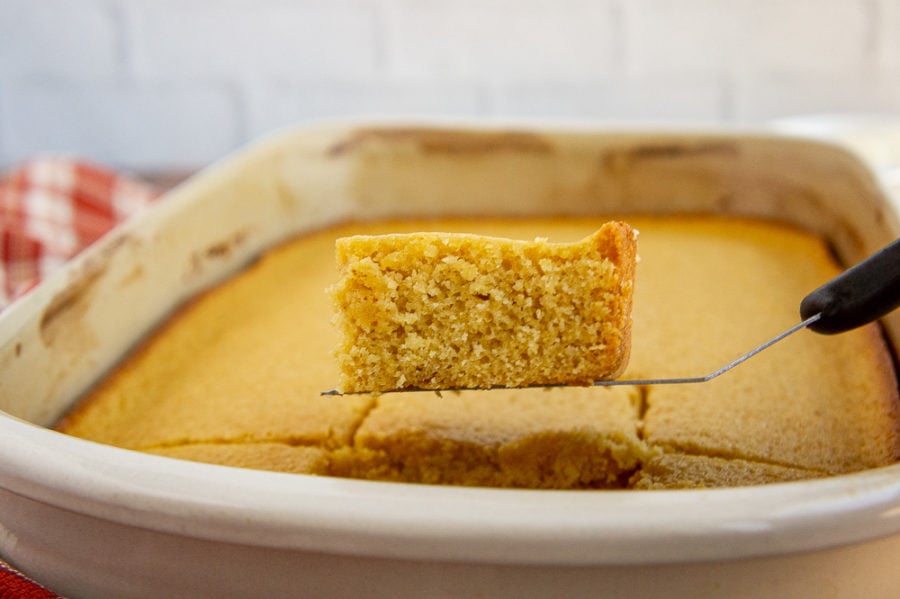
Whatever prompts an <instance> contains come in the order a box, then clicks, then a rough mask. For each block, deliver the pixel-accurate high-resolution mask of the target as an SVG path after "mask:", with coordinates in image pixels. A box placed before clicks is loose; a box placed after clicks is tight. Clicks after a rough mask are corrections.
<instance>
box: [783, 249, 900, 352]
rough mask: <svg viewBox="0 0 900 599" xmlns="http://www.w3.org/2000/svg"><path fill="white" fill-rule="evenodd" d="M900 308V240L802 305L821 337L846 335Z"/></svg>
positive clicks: (848, 271) (851, 270) (803, 316)
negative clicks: (814, 318)
mask: <svg viewBox="0 0 900 599" xmlns="http://www.w3.org/2000/svg"><path fill="white" fill-rule="evenodd" d="M897 306H900V239H898V240H897V241H895V242H893V243H891V244H890V245H888V246H887V247H885V248H884V249H882V250H880V251H878V252H877V253H875V254H872V255H871V256H869V257H868V258H866V259H865V260H863V261H862V262H860V263H859V264H857V265H856V266H853V267H852V268H849V269H847V270H846V271H844V272H843V273H841V274H840V275H838V276H836V277H835V278H833V279H831V280H830V281H828V282H827V283H825V284H824V285H822V286H821V287H819V288H818V289H816V290H815V291H813V292H812V293H810V294H809V295H807V296H806V297H805V298H804V299H803V301H802V302H801V303H800V316H801V317H802V318H803V320H806V319H807V318H809V317H810V316H813V315H815V314H818V313H821V314H822V316H821V318H819V320H817V321H816V322H814V323H813V324H811V325H809V328H810V329H811V330H813V331H815V332H817V333H826V334H832V333H843V332H844V331H849V330H850V329H855V328H856V327H859V326H862V325H864V324H866V323H869V322H872V321H873V320H877V319H878V318H881V317H882V316H884V315H885V314H887V313H888V312H890V311H891V310H893V309H894V308H896V307H897Z"/></svg>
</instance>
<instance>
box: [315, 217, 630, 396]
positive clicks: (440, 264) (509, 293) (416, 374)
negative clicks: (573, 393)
mask: <svg viewBox="0 0 900 599" xmlns="http://www.w3.org/2000/svg"><path fill="white" fill-rule="evenodd" d="M336 250H337V260H338V266H339V268H340V272H341V279H340V280H339V281H338V283H337V284H336V285H335V286H334V287H332V289H331V294H332V296H333V298H334V301H335V303H336V305H337V308H338V316H337V319H336V320H337V324H338V328H339V330H340V332H341V334H342V337H343V338H342V341H341V342H340V345H339V347H338V348H337V351H336V356H337V358H338V362H339V364H340V368H341V376H342V378H341V390H342V391H344V392H362V391H389V390H395V389H408V388H422V389H447V388H460V387H465V388H473V387H474V388H489V387H498V386H506V387H521V386H528V385H551V384H588V383H590V382H591V381H594V380H599V379H607V378H614V377H616V376H617V375H618V374H620V373H621V372H622V370H624V368H625V366H626V364H627V362H628V356H629V353H630V348H631V304H632V291H633V284H634V271H635V261H636V240H635V232H634V230H633V229H632V228H631V227H630V226H628V225H627V224H625V223H621V222H609V223H605V224H604V225H603V226H601V227H600V229H599V230H598V231H597V232H595V233H594V234H593V235H591V236H589V237H586V238H585V239H583V240H581V241H579V242H575V243H549V242H547V241H546V240H544V239H536V240H535V241H533V242H526V241H514V240H509V239H500V238H496V237H484V236H478V235H469V234H460V233H456V234H453V233H413V234H393V235H380V236H369V235H363V236H354V237H349V238H341V239H338V240H337V243H336Z"/></svg>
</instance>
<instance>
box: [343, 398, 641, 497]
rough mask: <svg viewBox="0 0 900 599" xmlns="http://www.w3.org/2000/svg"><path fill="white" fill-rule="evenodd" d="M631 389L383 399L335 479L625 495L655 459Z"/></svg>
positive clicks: (362, 427)
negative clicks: (614, 490)
mask: <svg viewBox="0 0 900 599" xmlns="http://www.w3.org/2000/svg"><path fill="white" fill-rule="evenodd" d="M640 409H641V393H640V391H639V390H638V389H636V388H634V387H615V388H605V389H599V388H596V387H567V388H553V389H505V390H500V391H467V392H465V393H453V394H450V393H448V394H445V395H443V396H442V397H435V396H434V395H432V394H399V393H398V394H390V393H389V394H384V395H381V396H379V398H378V403H377V405H376V406H375V408H374V409H373V410H372V411H371V412H370V413H369V415H368V417H367V418H366V419H365V420H364V421H363V423H362V424H361V426H360V428H359V430H358V431H357V433H356V436H355V446H354V447H353V448H352V450H351V449H349V448H348V450H346V451H338V452H335V454H334V456H333V461H332V474H336V475H338V476H350V477H356V478H369V479H376V480H379V479H380V480H393V481H404V482H425V483H432V484H454V485H467V486H491V487H520V488H535V489H591V488H593V489H603V488H621V487H622V486H624V485H625V483H626V482H627V481H628V478H629V477H630V476H631V474H632V473H633V472H634V470H635V469H636V468H637V467H638V466H639V464H640V463H641V461H642V460H645V459H647V458H648V457H650V456H652V455H655V452H654V450H652V449H651V448H649V447H647V445H646V444H644V442H643V441H642V440H641V439H640V431H639V420H638V419H639V416H640Z"/></svg>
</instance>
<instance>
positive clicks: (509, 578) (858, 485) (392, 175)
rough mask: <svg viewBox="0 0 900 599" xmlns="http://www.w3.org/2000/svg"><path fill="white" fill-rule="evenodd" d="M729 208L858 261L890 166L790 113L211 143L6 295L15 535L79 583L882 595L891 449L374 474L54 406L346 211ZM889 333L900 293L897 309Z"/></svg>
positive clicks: (7, 533)
mask: <svg viewBox="0 0 900 599" xmlns="http://www.w3.org/2000/svg"><path fill="white" fill-rule="evenodd" d="M547 212H553V213H559V214H591V213H603V212H617V213H621V212H655V213H668V212H716V213H733V214H743V215H752V216H762V217H767V218H776V219H780V220H784V221H788V222H791V223H796V224H799V225H801V226H804V227H807V228H810V229H813V230H815V231H818V232H820V233H822V234H823V235H825V236H827V238H828V239H829V240H830V241H831V242H832V243H833V245H834V248H835V251H836V252H837V253H838V255H839V256H840V257H841V258H842V259H843V260H845V261H847V262H848V263H850V262H853V261H856V260H858V259H860V258H862V257H864V256H865V255H867V254H869V253H870V252H872V251H874V250H876V249H878V248H880V247H881V246H883V245H885V244H886V243H887V242H889V241H891V240H893V239H894V238H895V237H897V235H898V232H900V221H898V217H897V214H896V211H895V209H894V208H893V207H892V205H891V204H890V202H889V201H887V199H886V198H885V196H884V194H883V193H882V190H881V188H880V187H879V184H878V181H877V178H876V177H874V176H873V175H872V173H870V171H869V170H868V169H867V168H866V166H865V165H864V164H863V163H862V162H861V161H860V160H858V159H857V158H856V157H854V156H853V155H851V154H850V153H848V152H845V151H844V150H842V149H840V148H838V147H835V146H832V145H827V144H823V143H820V142H812V141H805V140H802V139H792V138H789V137H786V136H780V135H767V134H744V133H733V132H714V133H698V132H690V133H684V132H665V133H659V132H647V131H645V132H640V131H630V132H628V131H616V132H613V131H597V130H590V129H584V128H578V129H575V128H571V129H569V130H566V131H561V130H557V129H546V128H522V127H520V128H506V127H493V128H490V127H483V126H479V127H472V126H469V127H422V126H417V127H410V126H389V125H382V126H360V125H347V124H333V125H323V126H320V127H311V128H304V129H299V130H293V131H288V132H285V133H283V134H279V135H276V136H274V137H271V138H269V139H267V140H264V141H262V142H261V143H259V144H256V145H254V146H252V147H251V148H249V149H247V150H246V151H242V152H240V153H239V154H237V155H236V156H234V157H231V158H229V159H227V160H224V161H223V162H221V163H219V164H216V165H213V166H212V167H210V168H209V169H207V170H206V171H205V172H203V173H201V174H199V175H198V176H196V177H195V178H193V179H191V180H190V181H188V182H187V183H186V184H184V185H182V186H181V187H179V188H177V189H176V190H174V191H173V192H171V193H170V194H169V196H168V197H166V198H165V199H164V200H163V201H161V202H160V203H159V204H158V205H156V206H155V207H154V208H152V209H151V210H149V211H148V212H147V213H145V214H143V215H142V216H141V217H140V218H138V219H136V220H134V221H132V222H129V223H127V224H125V225H124V226H122V227H120V228H119V229H117V230H116V231H115V232H113V233H112V234H110V235H109V236H107V237H106V238H104V239H103V240H102V241H101V242H100V243H98V244H96V245H95V246H94V247H92V248H91V249H90V250H89V251H87V252H85V253H84V254H83V255H82V256H80V257H79V258H78V259H77V260H74V261H73V262H72V263H71V264H69V265H68V266H66V267H65V268H64V269H63V270H62V271H60V272H58V273H56V274H55V275H53V276H52V277H50V278H49V279H48V280H47V281H46V282H44V283H43V284H42V285H40V286H39V287H38V288H37V289H35V290H34V291H33V292H32V293H31V294H30V295H28V296H27V297H25V298H24V299H22V300H20V301H18V302H16V303H15V304H13V305H12V306H11V307H10V308H9V309H7V310H6V311H5V312H3V313H2V314H0V409H2V410H3V412H2V413H0V555H2V556H3V557H5V558H6V559H7V560H9V561H10V562H12V563H13V564H14V565H16V566H18V567H19V568H21V569H22V570H24V571H25V572H26V573H29V574H30V575H32V576H33V577H35V578H36V579H38V580H40V581H42V582H44V583H45V584H47V585H49V586H50V587H51V588H54V589H57V590H58V591H60V592H62V593H64V594H67V595H70V596H72V597H163V596H164V597H179V596H184V597H197V596H203V595H208V596H215V597H229V596H239V597H247V596H259V597H276V596H290V597H464V596H479V597H488V596H489V597H495V596H496V597H499V596H503V597H532V596H543V597H580V596H585V597H587V596H590V597H604V596H609V597H660V596H665V597H701V596H702V597H719V596H721V597H817V598H818V597H823V596H828V597H893V596H896V595H895V593H896V589H898V588H900V568H898V567H897V557H898V556H900V464H898V465H894V466H891V467H887V468H881V469H877V470H871V471H867V472H861V473H857V474H853V475H847V476H839V477H834V478H829V479H823V480H813V481H806V482H796V483H788V484H777V485H770V486H761V487H748V488H734V489H720V490H697V491H671V492H663V491H655V492H638V491H621V492H571V491H523V490H501V489H480V488H451V487H436V486H424V485H410V484H397V483H377V482H366V481H356V480H343V479H333V478H328V477H314V476H301V475H288V474H278V473H271V472H261V471H252V470H241V469H234V468H225V467H219V466H211V465H205V464H198V463H191V462H185V461H178V460H172V459H167V458H161V457H156V456H151V455H144V454H140V453H136V452H131V451H127V450H122V449H117V448H113V447H107V446H103V445H99V444H95V443H91V442H88V441H83V440H79V439H75V438H71V437H68V436H65V435H62V434H59V433H56V432H54V431H52V430H50V429H48V428H46V427H47V426H48V425H51V424H52V423H53V422H54V421H56V419H57V418H59V417H60V415H62V414H63V413H64V412H65V411H66V410H67V409H68V408H69V407H70V406H71V405H72V403H73V402H74V401H76V400H77V398H78V397H79V395H80V394H82V393H83V392H84V390H85V389H86V388H87V387H89V386H90V385H91V384H92V383H93V382H95V381H97V380H98V378H100V377H101V376H102V375H103V374H104V373H105V372H106V371H107V370H108V369H109V368H110V367H111V366H112V365H113V364H114V363H115V362H116V361H117V360H118V359H120V357H121V356H122V355H123V354H124V353H125V352H127V350H128V349H129V348H130V347H132V346H133V344H135V343H136V342H137V341H138V340H139V339H140V338H141V337H142V336H143V335H145V334H146V333H147V331H149V330H150V329H152V327H154V325H156V324H157V323H159V322H160V321H161V319H163V318H165V317H166V315H167V314H169V313H170V312H171V311H172V310H173V309H174V308H176V307H177V306H178V305H179V303H181V302H182V301H184V300H185V299H186V298H189V297H190V296H192V295H193V294H195V293H196V292H197V291H198V290H200V289H202V288H205V287H207V286H209V285H211V284H213V283H215V282H216V281H219V280H221V279H222V278H223V277H226V276H228V275H229V274H232V273H234V272H235V271H236V270H238V269H239V268H240V267H241V266H242V265H244V264H246V263H247V262H248V261H250V260H252V259H253V258H254V257H255V256H257V255H258V254H259V253H260V252H261V251H263V250H264V249H265V248H266V247H268V246H270V245H272V244H273V243H275V242H278V241H279V240H282V239H284V238H286V237H288V236H291V235H295V234H297V233H300V232H303V231H306V230H310V229H317V228H320V227H323V226H325V225H327V224H329V223H331V222H334V221H337V220H340V219H344V218H349V217H352V218H356V219H364V218H377V217H382V216H387V215H390V216H402V215H420V216H421V215H438V214H442V215H443V214H488V213H490V214H535V213H547ZM884 326H885V329H886V331H887V332H888V335H889V337H890V339H891V340H892V343H896V342H897V340H898V339H900V314H893V315H891V316H889V317H888V318H886V319H885V321H884Z"/></svg>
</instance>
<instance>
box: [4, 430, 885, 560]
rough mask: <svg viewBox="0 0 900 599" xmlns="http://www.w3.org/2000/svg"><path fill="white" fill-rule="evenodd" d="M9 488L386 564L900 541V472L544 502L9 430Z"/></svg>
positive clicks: (542, 493) (528, 496) (227, 536)
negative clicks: (229, 463) (218, 462)
mask: <svg viewBox="0 0 900 599" xmlns="http://www.w3.org/2000/svg"><path fill="white" fill-rule="evenodd" d="M0 455H2V456H3V459H2V460H0V476H2V479H3V480H4V481H5V482H4V485H5V486H6V487H7V488H8V490H10V491H12V492H14V493H17V494H19V495H22V496H25V497H28V498H30V499H33V500H36V501H40V502H42V503H45V504H48V505H52V506H55V507H57V508H61V509H65V510H71V511H75V512H78V513H82V514H87V515H90V516H93V517H96V518H100V519H103V520H110V521H114V522H117V523H120V524H125V525H130V526H134V527H138V528H144V529H150V530H156V531H162V532H167V533H171V534H174V535H178V536H185V537H193V538H199V539H206V540H214V541H222V542H230V543H241V544H247V545H251V546H263V547H277V548H288V549H295V550H306V551H316V552H326V553H339V554H352V555H367V556H378V557H387V558H402V559H418V560H442V561H468V562H472V561H476V562H489V563H541V564H567V565H591V564H640V563H667V562H685V561H703V560H720V559H736V558H748V557H758V556H771V555H780V554H785V553H794V552H801V551H810V550H816V549H825V548H830V547H835V546H839V545H845V544H851V543H856V542H861V541H865V540H871V539H875V538H879V537H883V536H888V535H892V534H896V533H900V464H894V465H892V466H887V467H883V468H876V469H872V470H866V471H862V472H858V473H854V474H847V475H841V476H835V477H830V478H823V479H816V480H808V481H798V482H788V483H776V484H770V485H762V486H753V487H735V488H727V489H705V490H677V491H676V490H672V491H634V490H629V491H549V490H518V489H491V488H476V487H451V486H437V485H421V484H409V483H390V482H375V481H364V480H353V479H342V478H334V477H326V476H314V475H303V474H283V473H277V472H266V471H257V470H249V469H242V468H232V467H226V466H215V465H209V464H201V463H194V462H188V461H183V460H176V459H171V458H165V457H160V456H153V455H149V454H142V453H140V452H137V451H131V450H126V449H120V448H116V447H111V446H106V445H101V444H99V443H95V442H92V441H85V440H82V439H77V438H74V437H70V436H68V435H65V434H62V433H59V432H56V431H52V430H49V429H45V428H43V427H40V426H38V425H35V424H32V423H29V422H25V421H22V420H19V419H17V418H14V417H11V416H3V417H0Z"/></svg>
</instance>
